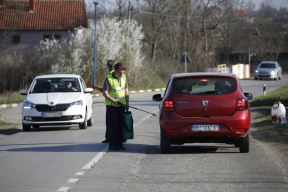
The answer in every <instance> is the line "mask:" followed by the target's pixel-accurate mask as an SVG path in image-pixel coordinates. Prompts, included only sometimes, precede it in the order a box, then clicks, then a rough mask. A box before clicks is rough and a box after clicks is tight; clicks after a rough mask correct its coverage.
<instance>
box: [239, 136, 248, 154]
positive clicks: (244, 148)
mask: <svg viewBox="0 0 288 192" xmlns="http://www.w3.org/2000/svg"><path fill="white" fill-rule="evenodd" d="M239 151H240V153H249V135H247V136H245V137H243V138H241V139H240V140H239Z"/></svg>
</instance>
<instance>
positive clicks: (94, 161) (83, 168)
mask: <svg viewBox="0 0 288 192" xmlns="http://www.w3.org/2000/svg"><path fill="white" fill-rule="evenodd" d="M107 151H108V145H106V146H105V148H104V149H102V150H101V152H99V153H98V154H97V155H96V156H95V157H93V159H91V160H90V161H89V162H88V163H87V164H86V165H84V166H83V167H82V170H89V169H91V168H92V167H93V166H94V165H95V164H96V163H97V162H98V161H99V160H100V159H101V158H102V157H103V155H104V154H105V153H107Z"/></svg>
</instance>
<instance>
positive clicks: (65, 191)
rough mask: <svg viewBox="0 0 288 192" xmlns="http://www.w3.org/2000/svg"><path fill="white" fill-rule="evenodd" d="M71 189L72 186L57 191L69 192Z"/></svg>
mask: <svg viewBox="0 0 288 192" xmlns="http://www.w3.org/2000/svg"><path fill="white" fill-rule="evenodd" d="M69 190H70V187H61V188H59V189H58V190H57V192H67V191H69Z"/></svg>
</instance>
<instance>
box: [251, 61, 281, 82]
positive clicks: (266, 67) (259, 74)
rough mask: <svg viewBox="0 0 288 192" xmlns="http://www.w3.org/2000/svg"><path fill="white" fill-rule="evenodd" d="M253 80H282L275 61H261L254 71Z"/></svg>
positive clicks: (279, 67) (279, 68)
mask: <svg viewBox="0 0 288 192" xmlns="http://www.w3.org/2000/svg"><path fill="white" fill-rule="evenodd" d="M254 79H255V80H258V79H260V80H261V79H274V80H278V79H279V80H280V79H282V68H281V66H280V65H279V63H278V62H277V61H262V62H261V63H260V64H259V65H258V67H257V68H256V69H255V71H254Z"/></svg>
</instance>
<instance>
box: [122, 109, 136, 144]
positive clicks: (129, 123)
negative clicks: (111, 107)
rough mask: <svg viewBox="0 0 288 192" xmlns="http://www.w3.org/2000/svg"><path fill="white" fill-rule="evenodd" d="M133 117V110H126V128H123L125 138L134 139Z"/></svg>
mask: <svg viewBox="0 0 288 192" xmlns="http://www.w3.org/2000/svg"><path fill="white" fill-rule="evenodd" d="M133 138H134V131H133V117H132V113H131V111H125V113H124V128H123V139H124V140H127V139H133Z"/></svg>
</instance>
